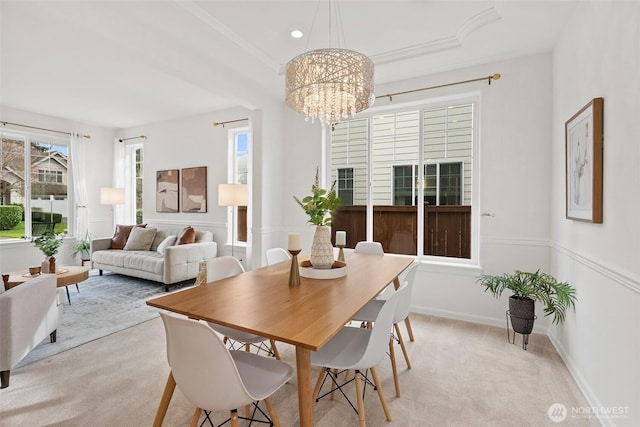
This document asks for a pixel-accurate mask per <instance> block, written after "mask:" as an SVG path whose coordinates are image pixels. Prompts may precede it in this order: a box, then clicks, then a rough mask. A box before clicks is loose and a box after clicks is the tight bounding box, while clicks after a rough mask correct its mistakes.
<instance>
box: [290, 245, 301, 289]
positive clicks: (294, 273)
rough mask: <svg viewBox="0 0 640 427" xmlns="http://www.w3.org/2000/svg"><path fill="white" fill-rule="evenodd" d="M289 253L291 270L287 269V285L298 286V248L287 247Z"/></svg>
mask: <svg viewBox="0 0 640 427" xmlns="http://www.w3.org/2000/svg"><path fill="white" fill-rule="evenodd" d="M289 253H290V254H291V270H289V286H298V285H300V267H299V266H298V254H299V253H300V249H298V250H295V251H293V250H291V249H289Z"/></svg>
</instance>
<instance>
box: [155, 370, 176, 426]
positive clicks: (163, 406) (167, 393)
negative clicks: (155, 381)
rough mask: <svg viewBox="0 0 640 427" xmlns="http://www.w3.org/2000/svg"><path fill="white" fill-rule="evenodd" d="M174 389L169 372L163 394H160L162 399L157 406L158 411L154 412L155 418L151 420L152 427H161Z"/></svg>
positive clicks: (174, 382) (173, 380) (171, 374)
mask: <svg viewBox="0 0 640 427" xmlns="http://www.w3.org/2000/svg"><path fill="white" fill-rule="evenodd" d="M175 388H176V380H175V379H174V378H173V372H169V378H167V384H166V385H165V386H164V392H163V393H162V398H161V399H160V405H159V406H158V411H157V412H156V418H155V419H154V420H153V427H160V426H162V421H164V416H165V415H166V414H167V409H168V408H169V402H171V396H173V391H174V390H175Z"/></svg>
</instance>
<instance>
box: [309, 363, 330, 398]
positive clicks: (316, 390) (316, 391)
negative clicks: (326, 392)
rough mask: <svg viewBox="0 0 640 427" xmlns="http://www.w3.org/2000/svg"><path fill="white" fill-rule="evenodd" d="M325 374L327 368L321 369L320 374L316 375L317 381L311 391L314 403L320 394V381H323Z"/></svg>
mask: <svg viewBox="0 0 640 427" xmlns="http://www.w3.org/2000/svg"><path fill="white" fill-rule="evenodd" d="M326 374H327V368H322V369H321V370H320V373H319V374H318V381H316V386H315V388H314V389H313V398H312V400H313V401H314V402H315V401H316V399H317V398H318V395H319V394H320V387H321V386H322V380H324V376H325V375H326Z"/></svg>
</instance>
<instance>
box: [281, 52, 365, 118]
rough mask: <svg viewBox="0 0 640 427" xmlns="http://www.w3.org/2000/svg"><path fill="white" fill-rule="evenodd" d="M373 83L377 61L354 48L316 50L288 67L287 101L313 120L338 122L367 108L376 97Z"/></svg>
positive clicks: (297, 59)
mask: <svg viewBox="0 0 640 427" xmlns="http://www.w3.org/2000/svg"><path fill="white" fill-rule="evenodd" d="M373 86H374V82H373V62H372V61H371V59H369V58H368V57H367V56H365V55H363V54H361V53H358V52H355V51H353V50H348V49H340V48H326V49H318V50H312V51H310V52H305V53H303V54H301V55H298V56H296V57H295V58H293V59H292V60H291V61H289V63H288V64H287V68H286V87H285V96H286V101H287V104H288V105H289V106H290V107H291V108H293V109H294V110H296V111H298V112H301V113H303V114H304V115H305V116H306V120H309V119H311V122H312V123H313V122H314V120H315V119H318V120H320V122H322V123H323V124H335V123H338V122H340V121H341V120H343V119H346V118H350V117H353V116H354V115H355V114H356V113H358V112H360V111H363V110H366V109H367V108H369V107H370V106H371V105H373V101H374V100H375V96H374V94H373Z"/></svg>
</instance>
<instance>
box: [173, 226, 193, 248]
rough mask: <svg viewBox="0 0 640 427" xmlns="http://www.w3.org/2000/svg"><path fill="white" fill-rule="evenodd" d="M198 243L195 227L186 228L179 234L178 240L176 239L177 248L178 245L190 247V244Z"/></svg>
mask: <svg viewBox="0 0 640 427" xmlns="http://www.w3.org/2000/svg"><path fill="white" fill-rule="evenodd" d="M195 241H196V230H195V229H194V228H193V227H185V228H183V229H182V230H181V231H180V234H178V238H177V239H176V246H178V245H188V244H189V243H195Z"/></svg>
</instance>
